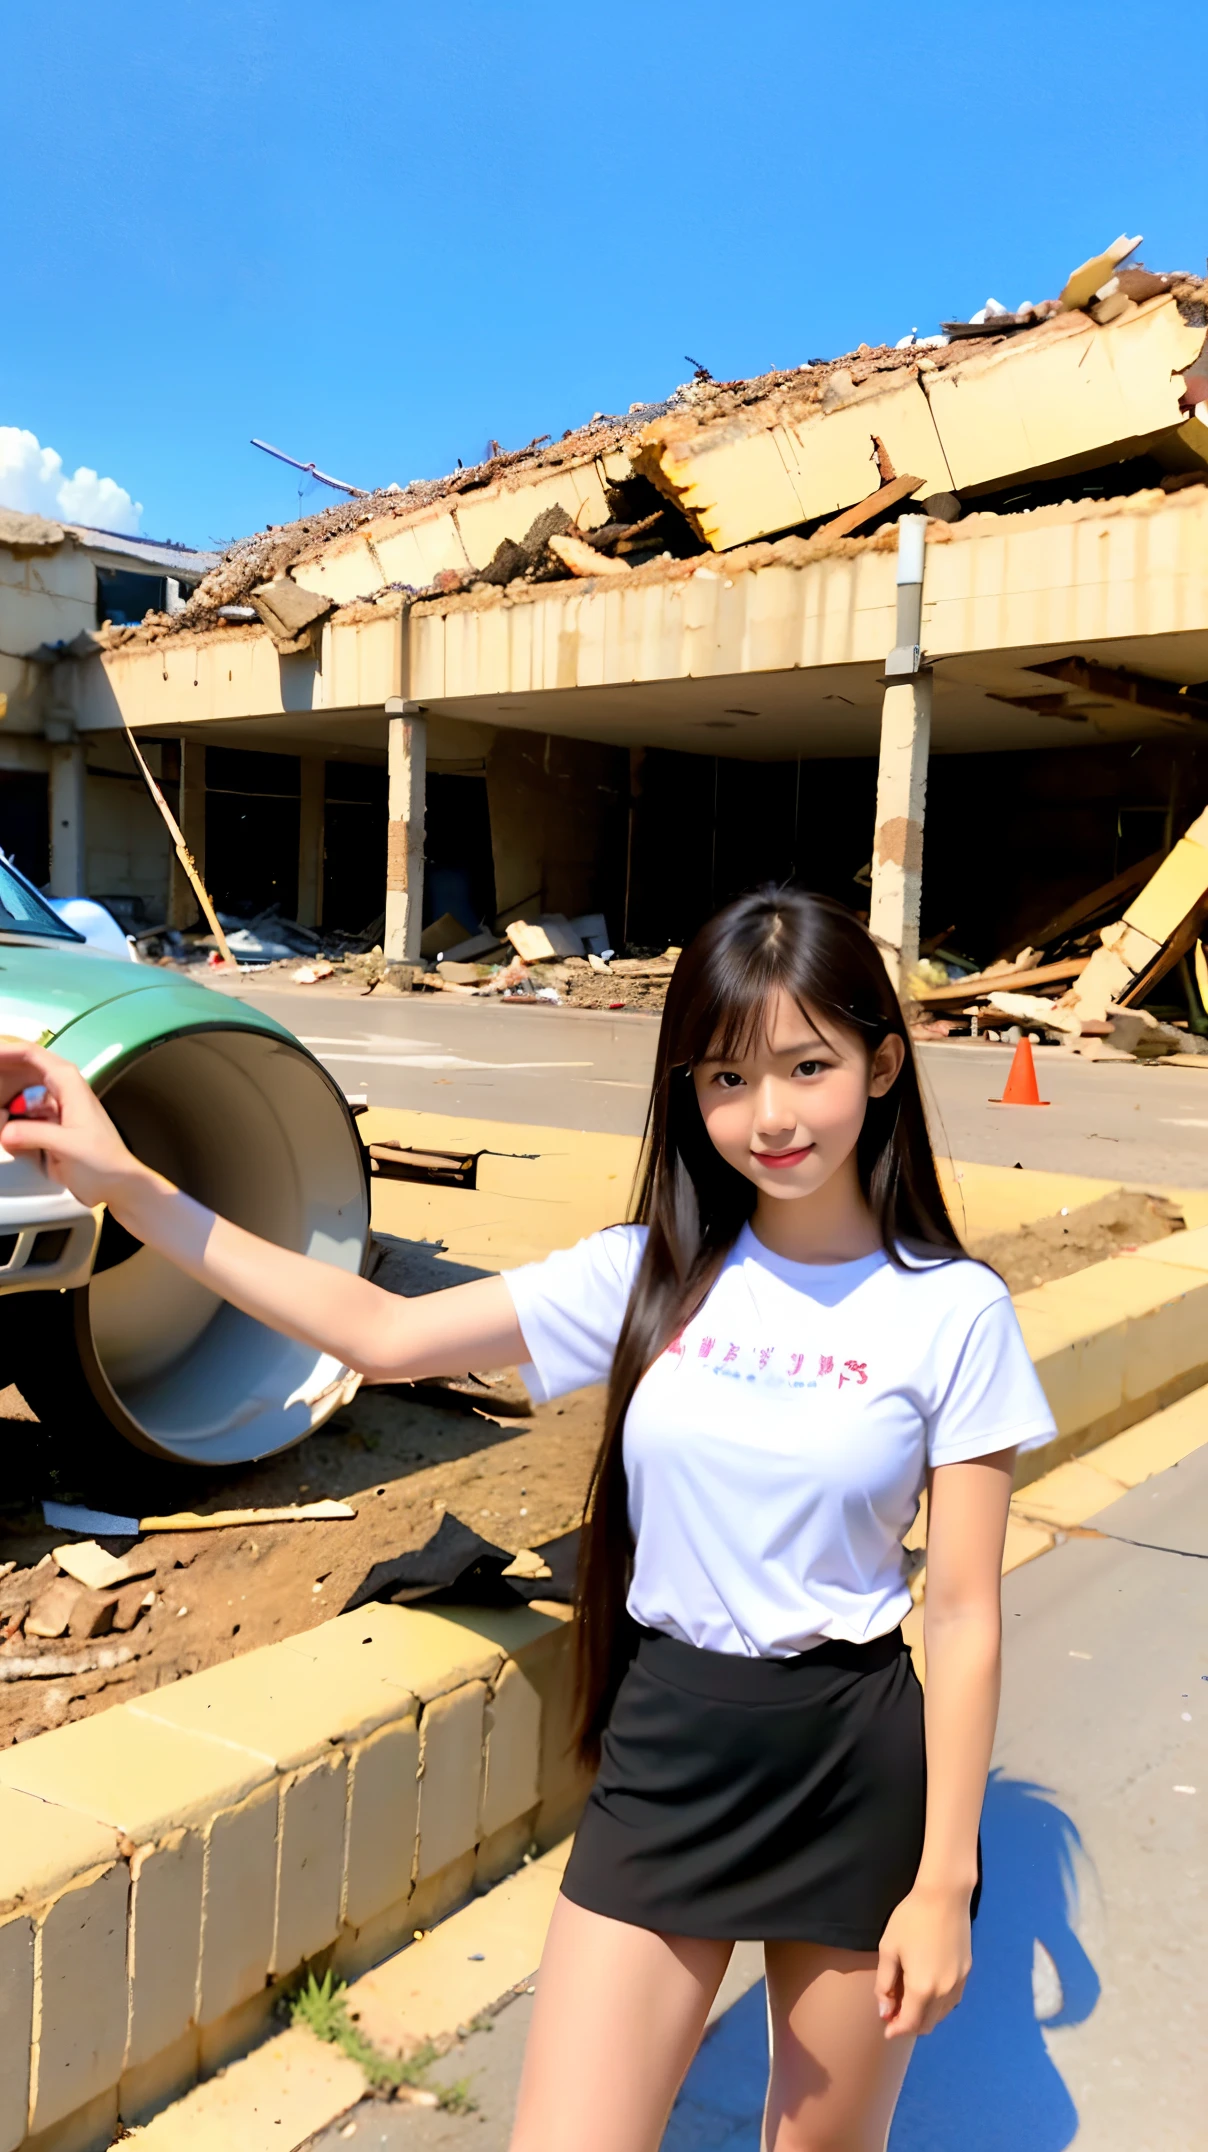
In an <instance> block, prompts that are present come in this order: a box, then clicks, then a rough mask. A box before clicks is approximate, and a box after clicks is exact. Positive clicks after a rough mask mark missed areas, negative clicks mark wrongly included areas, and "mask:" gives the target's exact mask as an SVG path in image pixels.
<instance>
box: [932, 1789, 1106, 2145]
mask: <svg viewBox="0 0 1208 2152" xmlns="http://www.w3.org/2000/svg"><path fill="white" fill-rule="evenodd" d="M1081 1846H1082V1841H1081V1839H1080V1837H1079V1835H1078V1830H1077V1826H1076V1825H1075V1824H1074V1822H1073V1821H1072V1819H1071V1818H1070V1817H1069V1816H1067V1815H1066V1813H1065V1811H1064V1809H1062V1808H1059V1807H1058V1805H1057V1802H1056V1801H1055V1800H1054V1799H1053V1797H1052V1795H1051V1794H1050V1793H1049V1792H1048V1791H1047V1790H1046V1789H1045V1788H1044V1787H1043V1786H1034V1785H1032V1784H1030V1783H1029V1782H1028V1781H1027V1780H1026V1779H1013V1778H1007V1777H1005V1776H1004V1775H1003V1774H1002V1773H1001V1772H998V1771H995V1772H993V1773H992V1774H991V1778H990V1783H989V1785H988V1786H987V1788H986V1802H985V1808H984V1810H983V1812H982V1850H983V1857H984V1862H985V1887H984V1891H983V1895H982V1903H981V1911H980V1913H979V1914H978V1918H977V1922H976V1925H975V1927H974V1931H973V1971H972V1973H971V1974H970V1976H969V1984H968V1986H967V1987H966V1989H965V1993H964V1998H963V2000H962V2002H961V2005H960V2008H959V2009H958V2010H954V2011H953V2013H952V2015H951V2017H949V2018H945V2020H944V2022H943V2024H942V2025H939V2026H937V2027H936V2030H935V2031H934V2032H933V2033H931V2034H930V2035H929V2036H928V2038H927V2039H925V2040H919V2041H917V2042H916V2043H915V2050H914V2054H913V2055H912V2057H911V2061H910V2068H909V2070H908V2071H907V2073H906V2083H905V2085H904V2086H903V2088H902V2097H901V2099H900V2100H899V2102H898V2110H897V2113H896V2115H895V2116H894V2122H893V2128H892V2130H891V2131H890V2135H889V2152H1019V2147H1020V2146H1021V2145H1026V2146H1027V2148H1028V2152H1064V2147H1065V2146H1066V2145H1069V2144H1071V2143H1072V2142H1073V2140H1074V2138H1075V2136H1076V2135H1077V2132H1078V2110H1077V2108H1076V2107H1075V2105H1074V2102H1073V2100H1072V2099H1071V2098H1070V2095H1069V2093H1068V2091H1067V2090H1066V2085H1065V2080H1064V2079H1063V2077H1062V2076H1061V2073H1060V2071H1059V2070H1058V2068H1057V2066H1056V2064H1055V2063H1054V2062H1053V2061H1052V2059H1051V2057H1050V2055H1049V2051H1048V2048H1047V2047H1046V2045H1045V2040H1044V2033H1043V2030H1042V2027H1043V2026H1046V2025H1080V2024H1081V2023H1082V2022H1083V2020H1084V2019H1085V2018H1088V2017H1089V2016H1090V2014H1091V2011H1092V2010H1093V2009H1094V2007H1095V2004H1096V2003H1097V2002H1098V2000H1099V1979H1098V1975H1097V1974H1096V1972H1095V1968H1094V1966H1093V1965H1092V1964H1091V1961H1090V1959H1089V1958H1088V1957H1087V1955H1086V1952H1085V1951H1084V1949H1083V1948H1082V1945H1081V1943H1080V1942H1079V1940H1078V1937H1077V1935H1076V1934H1075V1933H1074V1929H1073V1927H1072V1925H1071V1922H1072V1917H1073V1915H1074V1913H1075V1911H1076V1909H1077V1875H1076V1869H1075V1861H1076V1857H1077V1855H1078V1854H1079V1852H1080V1851H1081ZM1038 1944H1039V1946H1040V1948H1039V1950H1038V1949H1037V1945H1038Z"/></svg>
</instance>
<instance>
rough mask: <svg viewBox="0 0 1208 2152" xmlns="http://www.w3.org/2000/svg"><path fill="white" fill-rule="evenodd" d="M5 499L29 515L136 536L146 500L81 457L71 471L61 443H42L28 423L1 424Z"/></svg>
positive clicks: (0, 501)
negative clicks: (133, 497) (59, 446)
mask: <svg viewBox="0 0 1208 2152" xmlns="http://www.w3.org/2000/svg"><path fill="white" fill-rule="evenodd" d="M0 505H2V506H3V507H5V508H21V509H24V510H25V512H26V514H28V515H36V516H51V517H55V516H60V517H62V518H63V519H64V520H65V521H66V522H68V523H90V524H93V525H94V526H96V527H98V528H99V529H101V530H107V531H124V532H125V533H126V534H127V536H129V537H134V536H135V534H136V533H137V531H138V526H139V522H140V520H141V518H142V513H143V504H142V502H141V501H132V500H131V498H130V495H129V494H128V493H127V491H126V488H125V487H124V486H119V485H118V483H117V480H116V479H113V478H100V477H98V476H97V473H96V472H95V471H90V470H89V468H88V466H87V464H86V463H82V464H81V465H80V467H79V469H78V471H73V472H71V473H70V474H69V473H67V472H66V471H64V469H63V458H62V457H61V456H60V454H59V452H58V450H57V449H56V448H43V447H42V444H41V442H40V441H39V440H38V438H37V435H36V434H32V433H30V431H29V429H28V427H25V426H0Z"/></svg>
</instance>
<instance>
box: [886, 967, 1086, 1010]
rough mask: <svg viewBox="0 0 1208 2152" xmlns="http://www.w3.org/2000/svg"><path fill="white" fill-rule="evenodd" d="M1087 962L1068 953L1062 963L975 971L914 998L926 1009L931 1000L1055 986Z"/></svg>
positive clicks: (965, 998) (1073, 976) (970, 998)
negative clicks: (1013, 969)
mask: <svg viewBox="0 0 1208 2152" xmlns="http://www.w3.org/2000/svg"><path fill="white" fill-rule="evenodd" d="M1089 963H1090V958H1089V957H1087V956H1072V957H1069V958H1067V960H1066V962H1065V963H1064V964H1033V965H1032V966H1031V967H1030V968H1029V969H1028V970H1026V971H1010V970H1004V971H977V972H974V973H973V975H972V977H970V978H968V979H952V980H950V981H949V983H948V985H947V986H930V987H928V988H927V989H926V991H925V992H924V993H921V994H916V996H915V997H914V998H915V1000H916V1001H917V1002H918V1004H919V1006H920V1007H922V1008H927V1009H929V1008H931V1006H932V1004H933V1003H935V1004H941V1005H943V1006H947V1005H948V1004H949V1003H953V1002H966V1001H975V1000H976V999H977V998H978V997H979V996H981V997H983V998H984V997H985V996H986V995H987V994H993V993H998V992H1000V991H1001V990H1002V989H1004V988H1009V989H1010V990H1011V992H1013V993H1014V992H1021V993H1022V992H1025V991H1026V990H1027V989H1028V988H1029V987H1033V986H1056V985H1059V984H1061V983H1062V982H1064V981H1066V980H1069V979H1076V978H1078V976H1079V974H1080V973H1082V972H1084V971H1085V970H1086V967H1087V965H1088V964H1089Z"/></svg>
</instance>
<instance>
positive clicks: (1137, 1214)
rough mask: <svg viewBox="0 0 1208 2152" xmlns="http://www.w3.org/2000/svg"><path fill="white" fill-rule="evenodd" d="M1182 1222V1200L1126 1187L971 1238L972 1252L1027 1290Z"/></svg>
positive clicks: (1014, 1287) (1015, 1287) (1012, 1286)
mask: <svg viewBox="0 0 1208 2152" xmlns="http://www.w3.org/2000/svg"><path fill="white" fill-rule="evenodd" d="M1183 1223H1184V1221H1183V1217H1182V1214H1181V1212H1180V1211H1179V1208H1178V1206H1177V1204H1174V1203H1171V1202H1170V1201H1169V1199H1168V1198H1167V1197H1166V1196H1157V1195H1144V1194H1142V1193H1141V1192H1140V1191H1139V1190H1136V1189H1128V1188H1121V1189H1118V1190H1117V1191H1116V1193H1115V1194H1114V1195H1108V1196H1100V1198H1099V1200H1098V1202H1097V1203H1084V1204H1083V1205H1082V1206H1081V1208H1080V1209H1078V1210H1072V1211H1062V1212H1061V1213H1060V1215H1059V1216H1057V1217H1056V1218H1037V1219H1036V1220H1035V1221H1034V1223H1033V1224H1031V1225H1025V1226H1021V1227H1020V1228H1019V1231H1018V1232H1016V1233H991V1234H988V1235H987V1236H985V1237H984V1238H983V1239H981V1240H974V1241H971V1242H970V1243H969V1252H970V1254H971V1255H976V1256H980V1257H981V1259H982V1261H983V1262H985V1263H990V1264H992V1266H993V1268H994V1269H995V1270H996V1271H997V1272H998V1273H999V1276H1000V1277H1001V1278H1002V1279H1003V1280H1004V1282H1005V1283H1006V1285H1007V1286H1008V1288H1009V1290H1010V1291H1011V1292H1013V1293H1023V1292H1026V1291H1027V1290H1028V1288H1029V1287H1030V1286H1033V1285H1047V1284H1048V1283H1049V1281H1050V1279H1052V1278H1068V1277H1069V1276H1070V1275H1071V1273H1072V1272H1073V1271H1075V1270H1085V1269H1087V1267H1088V1266H1089V1265H1090V1264H1091V1263H1105V1262H1106V1261H1107V1259H1108V1257H1109V1256H1112V1255H1124V1254H1127V1253H1128V1252H1129V1251H1130V1250H1131V1249H1133V1248H1143V1247H1145V1246H1147V1244H1148V1243H1149V1242H1150V1241H1155V1240H1165V1239H1166V1237H1167V1235H1168V1234H1170V1233H1180V1232H1182V1230H1183Z"/></svg>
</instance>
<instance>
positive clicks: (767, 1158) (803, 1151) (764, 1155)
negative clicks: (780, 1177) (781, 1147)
mask: <svg viewBox="0 0 1208 2152" xmlns="http://www.w3.org/2000/svg"><path fill="white" fill-rule="evenodd" d="M813 1148H814V1146H813V1144H812V1143H805V1144H802V1146H801V1148H800V1149H799V1150H796V1151H752V1153H751V1156H752V1158H757V1159H758V1161H759V1163H760V1165H761V1166H775V1167H777V1168H784V1167H787V1166H799V1165H800V1164H801V1161H802V1159H803V1158H808V1157H809V1155H810V1152H811V1151H812V1150H813Z"/></svg>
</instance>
